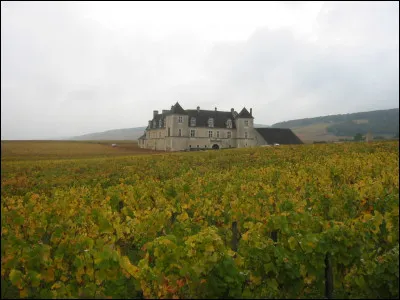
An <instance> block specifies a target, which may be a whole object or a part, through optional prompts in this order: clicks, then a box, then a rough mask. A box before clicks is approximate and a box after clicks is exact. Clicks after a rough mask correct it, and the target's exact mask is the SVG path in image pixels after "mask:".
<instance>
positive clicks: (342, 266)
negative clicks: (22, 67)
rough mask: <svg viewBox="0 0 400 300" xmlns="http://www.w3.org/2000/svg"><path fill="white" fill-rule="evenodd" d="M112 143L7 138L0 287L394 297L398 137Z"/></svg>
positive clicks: (78, 293)
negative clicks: (153, 147)
mask: <svg viewBox="0 0 400 300" xmlns="http://www.w3.org/2000/svg"><path fill="white" fill-rule="evenodd" d="M112 143H113V142H112V141H102V142H63V141H62V142H61V141H53V142H49V141H47V142H46V141H26V142H11V141H8V142H7V141H5V142H2V164H1V174H2V176H1V216H2V218H1V258H2V259H1V284H2V288H1V297H2V298H38V299H39V298H42V299H43V298H44V299H49V298H122V299H127V298H131V299H143V298H151V299H154V298H158V299H159V298H175V299H188V298H189V299H193V298H206V299H208V298H214V299H215V298H218V299H219V298H224V299H226V298H241V299H243V298H246V299H259V298H279V299H282V298H286V299H287V298H289V299H290V298H291V299H297V298H314V299H321V298H327V297H328V298H346V299H354V298H384V299H385V298H391V299H397V298H398V297H399V226H398V224H399V223H398V222H399V143H398V141H396V142H373V143H357V142H354V143H343V144H314V145H293V146H285V145H282V146H279V147H258V148H245V149H227V150H224V151H213V150H209V151H204V152H186V153H182V152H181V153H165V152H154V151H149V150H141V149H138V148H137V146H136V144H135V143H131V142H125V143H122V142H116V143H117V144H118V145H119V147H117V148H112V147H111V144H112ZM154 154H155V155H154ZM326 286H327V287H328V289H326Z"/></svg>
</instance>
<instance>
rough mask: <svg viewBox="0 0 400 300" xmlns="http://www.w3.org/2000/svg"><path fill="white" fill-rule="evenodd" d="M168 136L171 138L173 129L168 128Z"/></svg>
mask: <svg viewBox="0 0 400 300" xmlns="http://www.w3.org/2000/svg"><path fill="white" fill-rule="evenodd" d="M168 136H171V127H168Z"/></svg>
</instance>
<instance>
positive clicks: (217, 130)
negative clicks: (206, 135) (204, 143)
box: [217, 130, 219, 139]
mask: <svg viewBox="0 0 400 300" xmlns="http://www.w3.org/2000/svg"><path fill="white" fill-rule="evenodd" d="M217 139H219V131H218V130H217Z"/></svg>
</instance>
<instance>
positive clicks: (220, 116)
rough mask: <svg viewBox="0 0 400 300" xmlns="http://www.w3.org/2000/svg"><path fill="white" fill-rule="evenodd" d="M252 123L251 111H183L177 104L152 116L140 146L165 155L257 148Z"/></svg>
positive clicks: (140, 139)
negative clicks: (193, 151)
mask: <svg viewBox="0 0 400 300" xmlns="http://www.w3.org/2000/svg"><path fill="white" fill-rule="evenodd" d="M253 121H254V118H253V116H252V110H251V109H250V112H248V111H247V110H246V108H243V109H242V111H241V112H240V113H237V112H235V111H234V109H231V111H230V112H229V111H228V112H227V111H218V110H217V108H215V110H200V108H199V107H197V109H196V110H184V109H183V108H182V107H181V106H180V105H179V103H176V104H175V105H174V106H172V107H171V110H168V111H167V110H163V111H162V113H161V114H159V113H158V111H154V112H153V119H152V120H149V124H148V126H147V128H146V130H145V133H144V135H143V136H142V137H140V138H139V146H140V147H141V148H146V149H153V150H164V151H183V150H201V149H221V148H242V147H252V146H256V145H257V144H258V143H257V141H256V132H255V129H254V122H253ZM264 143H265V141H264Z"/></svg>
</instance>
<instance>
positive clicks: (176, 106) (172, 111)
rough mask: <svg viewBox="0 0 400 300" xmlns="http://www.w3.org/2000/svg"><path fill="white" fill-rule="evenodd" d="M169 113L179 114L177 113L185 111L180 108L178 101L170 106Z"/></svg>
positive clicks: (184, 112)
mask: <svg viewBox="0 0 400 300" xmlns="http://www.w3.org/2000/svg"><path fill="white" fill-rule="evenodd" d="M170 112H171V114H179V115H187V112H186V111H185V110H184V109H183V108H182V106H181V105H180V104H179V102H176V103H175V105H173V106H172V107H171V110H170Z"/></svg>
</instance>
